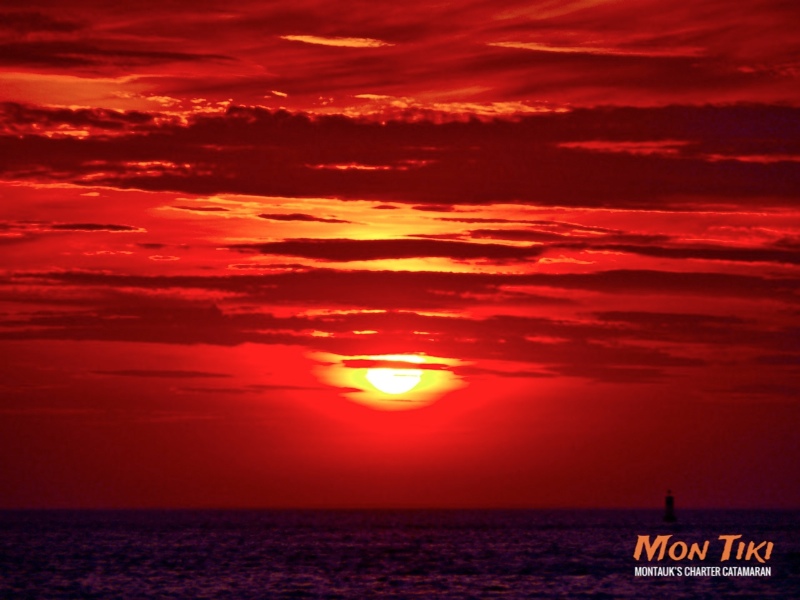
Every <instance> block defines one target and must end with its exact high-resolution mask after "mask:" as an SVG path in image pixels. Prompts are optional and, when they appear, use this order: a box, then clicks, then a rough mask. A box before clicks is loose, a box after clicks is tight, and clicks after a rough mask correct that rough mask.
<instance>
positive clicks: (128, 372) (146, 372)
mask: <svg viewBox="0 0 800 600" xmlns="http://www.w3.org/2000/svg"><path fill="white" fill-rule="evenodd" d="M95 373H97V374H98V375H115V376H118V377H158V378H164V379H194V378H199V379H208V378H214V379H215V378H220V377H230V375H229V374H227V373H212V372H208V371H181V370H159V369H123V370H119V371H95Z"/></svg>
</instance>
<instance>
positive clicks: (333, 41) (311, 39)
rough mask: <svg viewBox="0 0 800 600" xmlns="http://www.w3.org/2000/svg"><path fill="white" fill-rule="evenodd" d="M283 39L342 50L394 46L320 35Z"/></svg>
mask: <svg viewBox="0 0 800 600" xmlns="http://www.w3.org/2000/svg"><path fill="white" fill-rule="evenodd" d="M281 39H284V40H289V41H290V42H303V43H305V44H315V45H318V46H337V47H340V48H380V47H382V46H393V45H394V44H390V43H389V42H384V41H382V40H375V39H372V38H360V37H322V36H318V35H282V36H281Z"/></svg>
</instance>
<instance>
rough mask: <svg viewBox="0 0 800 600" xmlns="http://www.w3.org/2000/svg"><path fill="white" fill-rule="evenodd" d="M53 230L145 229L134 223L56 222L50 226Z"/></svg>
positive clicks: (119, 231) (131, 230)
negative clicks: (133, 224) (135, 225)
mask: <svg viewBox="0 0 800 600" xmlns="http://www.w3.org/2000/svg"><path fill="white" fill-rule="evenodd" d="M49 228H50V229H51V230H53V231H111V232H117V233H122V232H138V231H144V229H140V228H139V227H134V226H132V225H111V224H105V225H102V224H99V223H56V224H54V225H50V227H49Z"/></svg>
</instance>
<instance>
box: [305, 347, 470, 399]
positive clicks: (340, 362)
mask: <svg viewBox="0 0 800 600" xmlns="http://www.w3.org/2000/svg"><path fill="white" fill-rule="evenodd" d="M312 357H313V359H314V360H315V361H316V362H317V363H318V366H317V367H316V368H315V373H316V374H317V376H318V377H320V379H322V381H323V382H325V383H327V384H329V385H332V386H334V387H337V388H340V389H341V390H342V395H343V396H344V397H345V398H347V399H348V400H352V401H353V402H356V403H358V404H363V405H365V406H369V407H370V408H373V409H376V410H388V411H401V410H409V409H414V408H422V407H423V406H428V405H430V404H432V403H433V402H435V401H436V400H438V399H439V398H441V397H442V396H443V395H445V394H447V393H449V392H452V391H454V390H457V389H459V388H462V387H464V386H465V385H466V383H465V382H464V381H463V379H462V378H461V377H459V376H458V375H456V374H455V373H454V372H453V370H454V369H455V368H456V367H458V366H460V365H461V364H463V363H462V361H460V360H458V359H455V358H445V357H441V356H430V355H427V354H423V353H419V354H361V355H349V356H346V355H340V354H331V353H327V352H318V353H314V354H313V355H312Z"/></svg>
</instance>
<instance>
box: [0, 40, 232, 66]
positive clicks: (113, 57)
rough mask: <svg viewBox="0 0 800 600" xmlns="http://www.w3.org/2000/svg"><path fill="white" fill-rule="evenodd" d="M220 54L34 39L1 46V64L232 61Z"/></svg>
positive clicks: (141, 63)
mask: <svg viewBox="0 0 800 600" xmlns="http://www.w3.org/2000/svg"><path fill="white" fill-rule="evenodd" d="M231 60H232V59H231V58H230V57H228V56H223V55H219V54H192V53H188V52H169V51H159V50H144V49H132V48H129V47H119V48H115V47H113V46H110V45H106V46H104V47H101V46H100V45H95V44H92V43H88V42H79V41H67V40H63V41H62V40H47V41H45V40H36V41H25V42H7V43H4V44H0V65H5V66H15V67H23V66H35V67H45V68H47V67H49V68H57V69H70V68H75V67H89V66H107V67H110V66H112V65H113V67H114V68H115V69H118V68H119V67H120V66H128V67H132V66H147V65H156V64H160V63H165V62H198V61H231Z"/></svg>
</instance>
